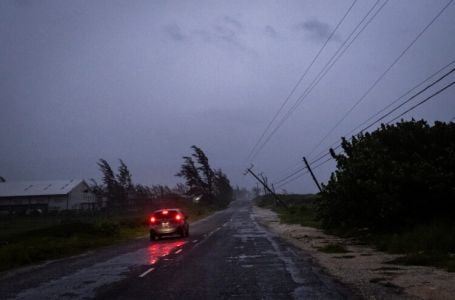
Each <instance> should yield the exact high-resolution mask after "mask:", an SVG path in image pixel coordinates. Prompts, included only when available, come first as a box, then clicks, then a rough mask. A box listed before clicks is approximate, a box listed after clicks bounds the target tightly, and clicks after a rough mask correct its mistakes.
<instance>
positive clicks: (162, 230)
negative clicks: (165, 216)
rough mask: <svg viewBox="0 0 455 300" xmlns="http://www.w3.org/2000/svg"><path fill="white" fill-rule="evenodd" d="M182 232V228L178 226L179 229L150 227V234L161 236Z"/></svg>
mask: <svg viewBox="0 0 455 300" xmlns="http://www.w3.org/2000/svg"><path fill="white" fill-rule="evenodd" d="M180 230H181V226H178V227H161V226H153V227H150V232H153V233H154V234H159V235H164V234H173V233H178V232H179V231H180Z"/></svg>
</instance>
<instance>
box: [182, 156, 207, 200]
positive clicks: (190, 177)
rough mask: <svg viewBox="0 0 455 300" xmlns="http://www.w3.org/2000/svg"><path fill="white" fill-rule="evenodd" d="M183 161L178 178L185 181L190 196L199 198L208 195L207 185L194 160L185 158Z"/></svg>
mask: <svg viewBox="0 0 455 300" xmlns="http://www.w3.org/2000/svg"><path fill="white" fill-rule="evenodd" d="M183 161H184V162H183V164H182V166H181V168H180V172H178V173H177V174H176V176H178V177H182V178H184V179H185V181H186V185H187V186H188V194H190V195H193V196H197V195H199V194H203V193H207V188H206V183H205V182H204V181H203V180H202V178H201V176H200V174H199V171H198V168H197V167H196V165H195V164H194V161H193V159H192V158H191V157H189V156H184V157H183Z"/></svg>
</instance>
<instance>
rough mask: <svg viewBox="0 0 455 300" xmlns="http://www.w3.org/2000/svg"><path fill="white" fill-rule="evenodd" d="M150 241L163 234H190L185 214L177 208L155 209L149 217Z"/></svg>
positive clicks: (183, 235)
mask: <svg viewBox="0 0 455 300" xmlns="http://www.w3.org/2000/svg"><path fill="white" fill-rule="evenodd" d="M149 229H150V241H155V240H157V239H160V238H161V237H162V236H165V235H176V234H178V235H180V236H181V237H187V236H189V235H190V225H189V224H188V221H187V216H186V215H185V214H184V213H183V212H182V211H181V210H180V209H178V208H168V209H159V210H155V211H154V212H153V213H152V214H151V215H150V217H149Z"/></svg>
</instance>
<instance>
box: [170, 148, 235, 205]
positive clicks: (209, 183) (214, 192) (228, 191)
mask: <svg viewBox="0 0 455 300" xmlns="http://www.w3.org/2000/svg"><path fill="white" fill-rule="evenodd" d="M191 149H192V150H193V151H194V153H193V154H192V156H184V157H183V161H184V162H183V164H182V166H181V167H180V172H178V173H177V174H176V176H178V177H182V178H184V179H185V182H186V186H187V187H188V192H187V193H188V194H189V195H191V196H203V197H202V199H204V200H203V201H202V200H201V201H202V202H205V203H206V204H209V205H211V204H213V203H216V202H214V201H215V200H219V201H218V202H219V204H223V205H224V204H226V203H228V202H229V201H231V200H232V197H233V189H232V187H231V185H230V182H229V179H228V178H227V176H226V174H224V173H223V172H222V171H221V170H213V169H212V168H211V167H210V164H209V160H208V158H207V156H206V155H205V153H204V151H203V150H202V149H201V148H199V147H197V146H194V145H193V146H191ZM193 158H195V159H196V162H195V161H194V160H193Z"/></svg>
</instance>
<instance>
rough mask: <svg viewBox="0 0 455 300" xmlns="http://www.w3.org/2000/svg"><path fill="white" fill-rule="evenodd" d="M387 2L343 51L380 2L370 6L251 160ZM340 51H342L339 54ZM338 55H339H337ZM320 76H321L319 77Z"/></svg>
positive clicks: (253, 153)
mask: <svg viewBox="0 0 455 300" xmlns="http://www.w3.org/2000/svg"><path fill="white" fill-rule="evenodd" d="M388 1H389V0H386V1H385V2H384V3H383V4H382V6H381V7H380V8H379V9H378V10H377V11H376V12H375V13H374V14H373V16H372V17H371V18H370V19H369V20H368V21H366V22H365V24H364V26H363V27H362V29H360V31H359V32H358V33H357V34H356V36H355V37H354V38H353V39H352V40H351V41H350V43H349V44H348V45H347V46H346V47H345V48H344V49H343V47H344V46H345V45H346V43H347V42H348V41H349V40H350V38H351V37H352V36H353V34H354V33H355V32H356V31H357V29H358V28H359V27H360V26H361V25H362V23H364V21H365V20H366V19H367V18H368V16H369V15H370V14H371V13H372V11H373V10H374V9H375V8H376V6H377V4H378V3H379V2H380V0H377V1H376V3H375V4H374V5H373V6H372V8H371V9H370V10H369V11H368V12H367V14H366V15H365V16H364V17H363V18H362V20H361V21H360V22H359V23H358V24H357V26H356V27H355V28H354V29H353V30H352V31H351V33H350V34H349V36H348V38H347V39H346V40H345V41H344V42H343V44H341V46H340V47H339V48H338V49H337V51H336V52H335V54H334V55H332V57H331V59H330V60H329V61H328V62H327V63H326V64H325V66H324V67H323V68H322V70H321V71H320V72H319V74H318V75H317V76H316V77H315V79H314V80H313V81H312V82H311V84H310V85H309V86H308V87H307V88H306V89H305V91H304V92H303V94H302V95H301V96H300V97H299V98H298V99H297V100H296V102H295V103H294V104H293V106H292V107H291V108H290V109H288V111H287V112H286V114H285V115H284V117H283V118H281V120H280V121H279V123H278V125H277V126H276V127H275V128H274V129H273V131H272V132H271V133H270V134H269V135H268V137H267V138H266V140H264V141H263V142H262V143H261V144H260V146H259V148H257V149H256V151H253V152H252V154H251V155H250V158H251V159H254V157H255V156H256V155H258V154H259V153H260V151H261V150H262V149H263V148H264V147H265V145H266V144H267V143H268V142H269V141H270V139H271V138H272V137H273V135H274V134H275V133H276V132H277V131H278V129H280V128H281V126H283V124H284V123H285V122H286V120H287V119H288V118H289V117H290V116H291V115H292V113H293V112H294V111H295V109H297V107H298V106H299V105H301V104H302V102H303V100H304V99H305V98H306V97H307V96H308V94H309V93H310V92H311V91H312V90H313V89H314V87H316V85H317V84H318V83H319V82H320V81H321V80H322V78H323V77H324V76H325V75H326V74H327V73H328V71H330V69H331V68H332V67H333V66H334V65H335V64H336V62H337V61H338V60H339V59H340V58H341V56H343V54H344V53H345V52H346V50H347V49H348V48H349V47H350V46H351V45H352V43H353V42H354V41H355V40H356V39H357V38H358V36H359V35H360V34H361V33H362V32H363V31H364V30H365V28H366V27H367V26H368V25H369V24H370V23H371V21H372V20H373V19H374V18H375V17H376V16H377V14H378V13H379V12H380V11H381V10H382V9H383V8H384V6H385V5H386V4H387V2H388ZM341 49H343V51H342V52H341V53H340V51H341ZM339 53H340V54H339ZM338 54H339V55H338ZM321 74H322V75H321Z"/></svg>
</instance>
